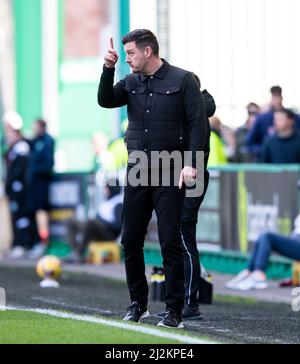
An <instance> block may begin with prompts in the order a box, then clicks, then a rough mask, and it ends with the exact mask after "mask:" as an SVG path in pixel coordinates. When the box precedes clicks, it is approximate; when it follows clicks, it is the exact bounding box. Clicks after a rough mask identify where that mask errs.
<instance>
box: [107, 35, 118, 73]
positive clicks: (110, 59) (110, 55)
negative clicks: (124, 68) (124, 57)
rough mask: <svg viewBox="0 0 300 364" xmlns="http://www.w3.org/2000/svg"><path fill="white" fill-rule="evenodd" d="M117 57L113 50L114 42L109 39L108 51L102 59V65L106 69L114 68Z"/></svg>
mask: <svg viewBox="0 0 300 364" xmlns="http://www.w3.org/2000/svg"><path fill="white" fill-rule="evenodd" d="M118 59H119V56H118V53H117V52H116V51H115V49H114V40H113V39H112V38H110V49H109V50H108V52H107V54H106V55H105V57H104V64H105V67H107V68H114V67H115V66H116V63H117V62H118Z"/></svg>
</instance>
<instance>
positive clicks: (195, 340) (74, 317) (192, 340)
mask: <svg viewBox="0 0 300 364" xmlns="http://www.w3.org/2000/svg"><path fill="white" fill-rule="evenodd" d="M7 310H12V311H24V312H33V313H38V314H41V315H48V316H53V317H58V318H65V319H71V320H76V321H84V322H91V323H94V324H98V325H106V326H110V327H116V328H120V329H124V330H129V331H135V332H140V333H143V334H147V335H153V336H157V337H162V338H166V339H173V340H177V341H179V342H182V343H185V344H216V343H215V342H213V341H209V340H203V339H198V338H196V337H191V336H185V335H180V334H176V333H173V332H163V331H161V330H159V329H154V328H153V329H152V328H149V327H145V326H143V325H139V326H137V325H135V324H128V323H124V322H118V321H112V320H107V319H103V318H100V317H99V318H98V317H94V316H89V315H78V314H75V313H67V312H60V311H56V310H47V309H39V308H24V307H7Z"/></svg>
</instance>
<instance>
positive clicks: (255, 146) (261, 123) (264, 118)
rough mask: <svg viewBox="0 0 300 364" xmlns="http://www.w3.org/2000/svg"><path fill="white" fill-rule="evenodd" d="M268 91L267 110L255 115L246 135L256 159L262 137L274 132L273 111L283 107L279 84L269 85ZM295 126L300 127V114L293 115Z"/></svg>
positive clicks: (259, 155) (259, 152) (258, 154)
mask: <svg viewBox="0 0 300 364" xmlns="http://www.w3.org/2000/svg"><path fill="white" fill-rule="evenodd" d="M270 92H271V102H270V108H269V110H268V111H267V112H265V113H263V114H261V115H259V116H258V117H257V119H256V121H255V122H254V125H253V127H252V129H250V131H249V134H248V136H247V146H248V148H249V151H250V152H251V153H252V154H253V156H254V158H255V160H256V161H259V160H260V158H261V150H262V144H263V142H264V139H265V138H266V137H267V136H271V135H273V134H274V133H275V129H274V113H275V112H276V111H279V110H282V109H284V107H283V96H282V88H281V87H280V86H273V87H271V89H270ZM295 126H296V128H300V116H299V115H297V114H296V115H295Z"/></svg>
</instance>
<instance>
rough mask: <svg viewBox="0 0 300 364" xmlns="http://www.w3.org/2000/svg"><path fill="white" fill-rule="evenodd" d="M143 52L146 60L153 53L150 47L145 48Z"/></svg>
mask: <svg viewBox="0 0 300 364" xmlns="http://www.w3.org/2000/svg"><path fill="white" fill-rule="evenodd" d="M144 52H145V55H146V57H147V58H149V57H150V56H151V55H152V53H153V51H152V48H151V47H150V46H147V47H145V51H144Z"/></svg>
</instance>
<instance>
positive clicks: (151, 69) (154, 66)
mask: <svg viewBox="0 0 300 364" xmlns="http://www.w3.org/2000/svg"><path fill="white" fill-rule="evenodd" d="M162 65H163V61H162V60H161V59H160V58H154V59H153V60H151V61H150V62H149V65H148V66H147V68H146V69H145V72H144V73H143V74H144V75H145V76H151V75H154V74H155V73H156V72H157V71H158V70H159V69H160V68H161V67H162Z"/></svg>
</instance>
